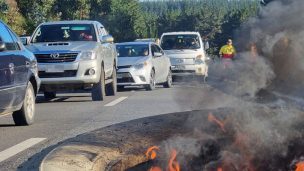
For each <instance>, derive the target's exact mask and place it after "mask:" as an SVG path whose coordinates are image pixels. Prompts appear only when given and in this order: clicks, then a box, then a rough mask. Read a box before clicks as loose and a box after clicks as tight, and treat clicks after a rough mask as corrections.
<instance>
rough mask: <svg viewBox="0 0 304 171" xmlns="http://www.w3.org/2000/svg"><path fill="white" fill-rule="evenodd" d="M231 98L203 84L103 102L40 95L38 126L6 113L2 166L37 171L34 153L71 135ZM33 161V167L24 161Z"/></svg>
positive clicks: (0, 125)
mask: <svg viewBox="0 0 304 171" xmlns="http://www.w3.org/2000/svg"><path fill="white" fill-rule="evenodd" d="M225 98H227V101H230V102H231V101H232V99H234V98H233V97H232V96H229V95H227V94H224V93H222V92H221V91H218V90H217V89H215V88H213V87H211V86H209V85H208V84H202V83H193V84H188V85H183V83H178V84H177V85H175V86H174V87H173V88H170V89H165V88H161V87H159V88H157V89H156V90H154V91H151V92H149V91H145V90H143V89H127V90H125V91H123V92H119V93H118V95H117V96H115V97H107V98H106V100H105V101H103V102H92V101H91V97H90V96H89V94H75V93H74V94H59V95H58V98H56V99H54V100H52V101H44V100H43V98H42V97H41V96H39V97H38V100H37V102H38V103H37V108H36V121H35V123H34V125H31V126H25V127H16V126H15V125H14V123H13V120H12V118H11V116H10V115H7V116H3V117H0V137H1V141H0V170H1V171H6V170H36V169H37V167H38V165H39V163H37V162H36V163H35V160H36V159H33V158H31V157H32V156H33V155H34V154H36V153H39V152H41V151H42V150H43V149H45V148H47V147H49V146H52V145H55V144H57V143H58V142H60V141H63V140H65V139H67V138H70V137H74V136H76V135H79V134H82V133H85V132H88V131H92V130H95V129H98V128H102V127H106V126H108V125H112V124H115V123H120V122H124V121H129V120H133V119H138V118H143V117H148V116H153V115H160V114H165V113H172V112H180V111H189V110H198V109H204V108H218V107H222V106H223V105H226V104H223V103H219V101H222V100H224V99H225ZM228 99H229V100H228ZM28 160H32V162H27V163H32V166H28V165H27V166H25V165H24V164H23V163H25V162H26V161H28Z"/></svg>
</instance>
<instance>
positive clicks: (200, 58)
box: [194, 55, 204, 65]
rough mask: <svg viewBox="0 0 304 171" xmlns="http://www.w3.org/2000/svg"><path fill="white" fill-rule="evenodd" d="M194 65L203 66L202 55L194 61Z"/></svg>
mask: <svg viewBox="0 0 304 171" xmlns="http://www.w3.org/2000/svg"><path fill="white" fill-rule="evenodd" d="M194 62H195V64H196V65H201V64H204V60H203V55H198V56H197V57H196V58H195V60H194Z"/></svg>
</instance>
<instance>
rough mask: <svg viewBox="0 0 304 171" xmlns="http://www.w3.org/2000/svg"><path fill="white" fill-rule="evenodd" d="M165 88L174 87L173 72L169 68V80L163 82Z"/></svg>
mask: <svg viewBox="0 0 304 171" xmlns="http://www.w3.org/2000/svg"><path fill="white" fill-rule="evenodd" d="M163 86H164V87H165V88H171V87H172V72H171V70H169V73H168V76H167V81H166V82H165V83H164V84H163Z"/></svg>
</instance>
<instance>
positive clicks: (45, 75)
mask: <svg viewBox="0 0 304 171" xmlns="http://www.w3.org/2000/svg"><path fill="white" fill-rule="evenodd" d="M76 74H77V70H66V71H64V72H60V73H47V72H45V71H39V73H38V75H39V77H40V78H62V77H76Z"/></svg>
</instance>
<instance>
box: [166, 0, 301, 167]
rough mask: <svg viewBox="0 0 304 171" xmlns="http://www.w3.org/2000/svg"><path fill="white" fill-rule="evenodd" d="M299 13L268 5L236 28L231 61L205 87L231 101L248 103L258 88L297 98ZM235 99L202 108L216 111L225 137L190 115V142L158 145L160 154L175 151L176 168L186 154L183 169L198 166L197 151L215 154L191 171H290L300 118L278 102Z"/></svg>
mask: <svg viewBox="0 0 304 171" xmlns="http://www.w3.org/2000/svg"><path fill="white" fill-rule="evenodd" d="M303 9H304V1H302V0H289V1H288V0H282V1H272V2H270V3H269V4H268V5H267V6H265V7H263V8H262V9H261V11H260V13H259V16H258V17H256V18H252V19H250V20H249V21H248V22H246V23H244V24H243V25H242V26H241V28H240V30H238V31H237V32H236V33H235V38H234V40H235V42H236V43H235V45H236V46H237V48H238V51H239V52H238V57H237V59H236V60H234V61H233V62H227V63H225V62H221V63H219V62H217V63H214V64H212V66H210V70H209V75H210V77H212V76H214V77H215V78H216V79H217V81H215V82H214V83H211V84H213V85H212V86H214V87H217V88H218V89H219V90H220V91H223V92H226V93H227V94H230V95H234V96H235V97H244V96H249V97H255V95H256V94H257V93H258V92H259V91H260V90H261V89H267V90H268V91H273V90H274V91H280V92H282V93H285V94H289V95H296V96H300V97H303V95H304V91H303V88H304V74H303V71H304V22H303V21H304V20H303V19H304V12H303ZM182 93H183V92H181V94H182ZM197 96H199V95H197ZM195 97H196V96H193V98H195ZM227 99H228V98H226V100H227ZM242 99H243V98H239V99H238V100H236V99H233V100H231V101H230V102H228V101H225V102H224V103H223V98H221V97H220V98H216V97H213V98H212V104H210V106H213V107H221V109H219V108H215V109H216V110H214V114H215V115H216V118H218V120H219V121H220V122H222V123H223V124H224V125H225V131H223V130H221V129H220V126H219V125H217V123H210V121H208V118H207V117H206V115H208V114H207V113H204V114H203V115H198V116H194V117H192V118H189V119H188V121H187V122H186V123H185V126H186V127H187V126H190V127H193V132H192V135H191V136H190V135H187V136H182V135H181V136H177V137H172V138H170V139H168V140H167V141H165V142H164V143H163V144H164V146H165V147H167V148H166V149H167V153H169V151H170V150H169V149H172V148H176V149H178V150H179V151H180V152H181V153H183V154H185V155H184V156H182V157H181V158H182V159H183V160H182V161H184V162H189V157H188V155H191V156H192V157H193V158H190V159H191V161H190V164H189V163H187V164H186V165H190V166H191V165H192V164H193V163H191V162H193V161H195V158H196V157H198V158H200V159H201V162H202V157H203V158H204V157H205V155H204V152H205V151H206V150H205V151H204V150H203V149H204V147H212V148H213V149H215V150H214V151H213V153H211V154H210V155H209V156H213V157H212V158H211V159H210V160H208V162H207V163H205V165H204V167H202V168H199V169H194V168H191V169H192V170H205V171H209V170H215V169H216V168H218V167H219V166H221V167H223V168H224V169H223V170H236V171H239V170H250V171H259V170H276V171H277V170H282V171H283V170H295V169H294V165H295V163H297V162H298V161H303V160H304V159H303V156H302V155H304V153H303V150H302V149H303V147H304V142H303V140H302V139H303V138H304V134H303V126H302V124H301V123H303V119H302V118H304V117H303V111H301V110H297V109H296V108H294V106H292V105H291V106H290V105H289V104H287V103H285V101H283V100H278V101H274V102H273V103H271V104H269V103H268V104H258V103H255V102H252V101H243V100H242ZM198 101H202V100H201V99H200V98H198ZM216 103H218V104H221V105H216ZM223 104H224V105H226V106H224V105H223ZM204 107H206V108H208V106H204ZM228 137H230V138H231V139H229V138H228ZM210 142H211V144H213V145H210ZM206 144H207V145H206ZM217 146H219V147H217ZM218 148H221V150H218ZM296 148H298V149H296ZM207 151H208V150H207ZM187 159H188V160H187ZM225 168H226V169H225Z"/></svg>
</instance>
